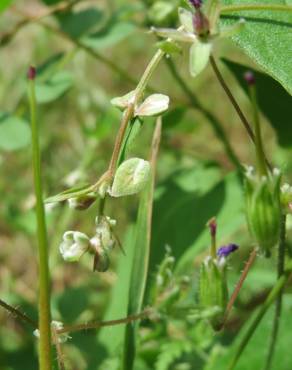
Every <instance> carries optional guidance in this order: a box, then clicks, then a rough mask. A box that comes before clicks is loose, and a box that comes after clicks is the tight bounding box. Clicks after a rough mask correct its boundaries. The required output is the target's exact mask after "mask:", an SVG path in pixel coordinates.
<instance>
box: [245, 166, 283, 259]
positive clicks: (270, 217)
mask: <svg viewBox="0 0 292 370" xmlns="http://www.w3.org/2000/svg"><path fill="white" fill-rule="evenodd" d="M280 181H281V174H280V172H279V170H274V172H273V174H269V175H268V177H267V176H261V177H258V176H255V175H254V174H253V173H252V172H251V171H248V173H247V174H246V177H245V198H246V214H247V221H248V225H249V228H250V231H251V233H252V235H253V236H254V238H255V239H256V241H257V243H258V245H259V247H260V248H261V249H262V250H263V251H264V253H265V254H266V256H269V255H270V250H271V248H272V247H273V246H274V245H275V244H276V243H277V242H278V239H279V234H280V217H281V204H280Z"/></svg>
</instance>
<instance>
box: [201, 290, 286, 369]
mask: <svg viewBox="0 0 292 370" xmlns="http://www.w3.org/2000/svg"><path fill="white" fill-rule="evenodd" d="M285 298H288V297H287V296H286V297H284V302H283V303H284V307H283V309H282V315H281V321H280V332H279V335H278V340H277V346H276V351H275V358H274V361H273V364H274V367H273V369H277V370H289V369H290V368H291V358H290V356H289V355H288V353H289V350H290V346H291V342H290V333H291V330H292V320H291V302H290V303H289V302H287V301H286V300H285ZM256 314H257V312H256V313H255V315H256ZM273 316H274V310H273V309H270V310H269V311H268V313H267V314H266V316H265V317H264V318H263V320H262V322H261V323H260V325H259V326H258V328H257V330H256V331H255V333H254V335H253V337H252V338H251V340H250V342H249V343H248V345H247V347H246V348H245V350H244V352H243V354H242V356H241V358H240V360H239V362H238V364H237V365H236V367H235V369H236V370H246V369H261V368H263V364H264V363H265V359H266V357H267V354H268V353H267V352H268V348H269V342H270V336H271V329H272V325H271V323H272V321H273ZM249 325H250V320H248V321H247V323H246V325H245V326H244V327H243V329H241V330H240V332H239V333H238V332H237V333H238V335H237V337H236V340H235V341H234V342H233V343H232V345H231V346H230V347H224V349H222V350H221V351H220V352H218V356H217V357H216V359H215V361H214V359H213V361H212V363H211V364H208V365H207V366H206V367H205V368H204V370H226V369H228V365H229V364H230V361H231V359H232V355H233V353H234V351H235V350H236V349H237V346H238V344H239V343H240V341H241V339H242V337H243V335H244V333H245V332H246V329H248V327H249ZM211 357H212V356H211Z"/></svg>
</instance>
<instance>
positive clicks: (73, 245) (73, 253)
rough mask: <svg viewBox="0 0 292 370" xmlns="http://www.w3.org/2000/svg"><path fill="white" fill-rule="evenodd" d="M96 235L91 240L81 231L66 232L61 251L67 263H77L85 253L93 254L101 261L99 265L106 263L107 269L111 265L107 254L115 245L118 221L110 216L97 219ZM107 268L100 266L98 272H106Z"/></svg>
mask: <svg viewBox="0 0 292 370" xmlns="http://www.w3.org/2000/svg"><path fill="white" fill-rule="evenodd" d="M95 222H96V233H95V235H94V236H93V237H92V238H91V239H90V238H89V237H88V236H87V235H86V234H84V233H81V232H79V231H66V232H65V233H64V235H63V241H62V243H61V244H60V247H59V250H60V253H61V255H62V257H63V259H64V260H65V261H66V262H77V261H79V260H80V258H81V257H82V256H83V254H84V253H86V252H90V253H93V254H94V255H95V256H96V258H97V259H98V261H99V265H98V266H100V264H101V263H102V261H104V263H103V265H105V264H106V266H107V268H108V265H109V261H108V257H107V253H108V252H109V251H110V250H111V249H112V248H113V247H114V245H115V237H114V234H113V231H112V228H113V227H114V226H115V225H116V220H113V219H111V218H110V217H108V216H99V217H96V220H95ZM107 268H105V267H103V268H102V266H100V269H99V268H97V270H98V271H105V270H106V269H107Z"/></svg>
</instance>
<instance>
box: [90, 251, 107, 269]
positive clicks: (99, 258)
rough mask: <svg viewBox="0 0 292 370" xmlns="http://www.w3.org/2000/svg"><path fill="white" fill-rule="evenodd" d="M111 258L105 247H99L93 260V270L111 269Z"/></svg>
mask: <svg viewBox="0 0 292 370" xmlns="http://www.w3.org/2000/svg"><path fill="white" fill-rule="evenodd" d="M109 265H110V259H109V256H108V253H107V251H106V250H105V249H104V248H101V247H97V248H96V251H95V255H94V261H93V271H98V272H105V271H107V270H108V269H109Z"/></svg>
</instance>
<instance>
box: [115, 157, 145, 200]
mask: <svg viewBox="0 0 292 370" xmlns="http://www.w3.org/2000/svg"><path fill="white" fill-rule="evenodd" d="M149 175H150V163H149V162H148V161H144V159H140V158H131V159H128V160H126V161H125V162H123V163H122V164H121V165H120V167H119V168H118V169H117V172H116V175H115V178H114V181H113V185H112V188H111V190H110V195H111V196H112V197H122V196H124V195H131V194H136V193H139V192H140V191H141V190H142V189H143V188H144V186H145V185H146V183H147V181H148V179H149Z"/></svg>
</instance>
